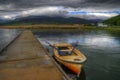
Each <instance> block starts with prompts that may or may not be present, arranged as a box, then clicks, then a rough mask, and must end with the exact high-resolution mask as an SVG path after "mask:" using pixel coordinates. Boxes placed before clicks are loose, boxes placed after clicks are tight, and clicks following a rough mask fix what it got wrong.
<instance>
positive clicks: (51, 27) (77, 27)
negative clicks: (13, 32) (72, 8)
mask: <svg viewBox="0 0 120 80" xmlns="http://www.w3.org/2000/svg"><path fill="white" fill-rule="evenodd" d="M0 29H38V30H43V31H44V30H51V31H54V30H60V31H61V30H62V31H65V30H68V31H69V30H70V31H72V30H107V31H120V26H117V27H116V26H112V27H96V26H86V25H84V24H34V25H32V24H29V25H22V24H21V25H10V26H0Z"/></svg>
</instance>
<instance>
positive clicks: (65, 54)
mask: <svg viewBox="0 0 120 80" xmlns="http://www.w3.org/2000/svg"><path fill="white" fill-rule="evenodd" d="M54 47H55V48H54V50H53V51H54V57H55V59H56V60H57V61H58V62H59V63H61V64H63V65H64V66H66V67H67V68H68V69H70V70H71V71H72V72H74V73H75V74H77V75H79V74H80V72H81V68H82V66H83V63H84V62H85V61H86V57H85V56H84V55H83V54H82V53H81V52H80V51H79V50H78V49H76V48H75V47H73V46H72V45H71V44H54Z"/></svg>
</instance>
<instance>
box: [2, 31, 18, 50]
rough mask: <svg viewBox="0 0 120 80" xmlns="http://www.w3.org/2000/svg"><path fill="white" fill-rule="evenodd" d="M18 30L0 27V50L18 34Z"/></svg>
mask: <svg viewBox="0 0 120 80" xmlns="http://www.w3.org/2000/svg"><path fill="white" fill-rule="evenodd" d="M19 33H20V30H16V29H12V30H10V29H0V51H1V50H2V49H3V48H4V47H5V46H6V45H7V44H9V43H10V42H11V41H12V40H13V39H14V38H15V37H16V36H17V35H18V34H19Z"/></svg>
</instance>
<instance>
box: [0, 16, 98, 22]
mask: <svg viewBox="0 0 120 80" xmlns="http://www.w3.org/2000/svg"><path fill="white" fill-rule="evenodd" d="M97 21H100V20H86V19H81V18H74V17H69V18H66V17H61V16H55V17H50V16H28V17H23V18H16V19H14V20H10V21H2V20H0V24H39V23H43V24H88V23H94V22H97Z"/></svg>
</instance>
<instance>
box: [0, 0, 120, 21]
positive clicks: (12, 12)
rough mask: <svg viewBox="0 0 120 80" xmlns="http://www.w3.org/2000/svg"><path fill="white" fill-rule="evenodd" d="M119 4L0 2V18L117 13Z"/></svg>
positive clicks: (113, 0)
mask: <svg viewBox="0 0 120 80" xmlns="http://www.w3.org/2000/svg"><path fill="white" fill-rule="evenodd" d="M119 4H120V0H0V17H2V18H5V19H14V18H16V17H24V16H28V15H43V14H44V15H66V14H65V13H64V12H67V11H72V10H73V11H74V10H77V11H81V10H84V11H97V10H100V11H101V10H105V11H110V10H117V11H118V10H120V5H119ZM94 15H96V14H94ZM99 15H100V14H99ZM99 15H98V17H99ZM68 16H71V15H67V17H68ZM72 16H73V15H72ZM86 16H87V17H88V16H89V15H84V16H83V15H77V16H75V17H80V18H81V17H82V18H87V17H86ZM104 16H107V15H105V14H104V15H103V16H102V17H104ZM110 16H111V15H110ZM112 16H113V15H112ZM90 17H91V15H90ZM92 17H93V16H92ZM95 17H96V16H95ZM100 17H101V16H100Z"/></svg>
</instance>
